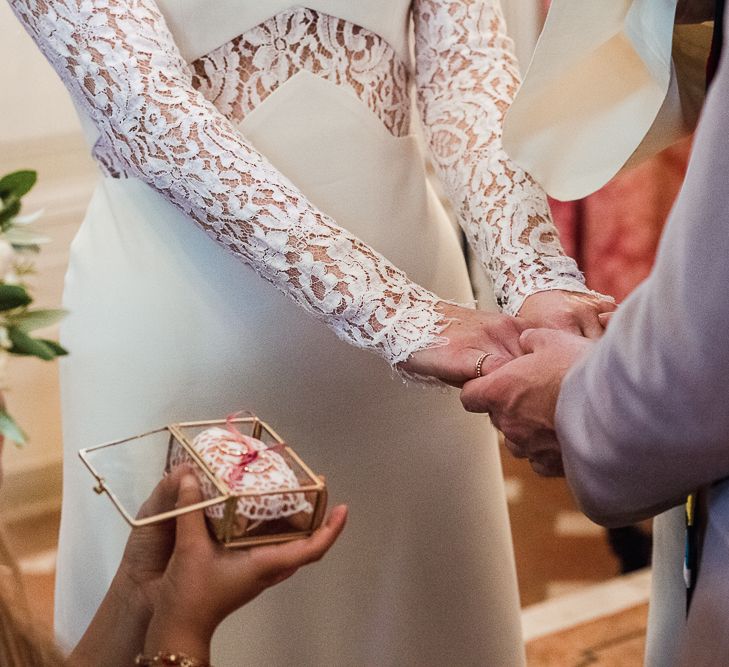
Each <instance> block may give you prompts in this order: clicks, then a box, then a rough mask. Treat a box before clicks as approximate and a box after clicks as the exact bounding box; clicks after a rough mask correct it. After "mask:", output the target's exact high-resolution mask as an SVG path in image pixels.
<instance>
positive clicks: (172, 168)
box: [10, 0, 444, 364]
mask: <svg viewBox="0 0 729 667" xmlns="http://www.w3.org/2000/svg"><path fill="white" fill-rule="evenodd" d="M10 5H11V7H12V8H13V10H14V12H15V13H16V15H17V16H18V18H19V19H20V21H21V22H22V23H23V24H24V26H25V27H26V29H27V30H28V32H29V33H30V35H31V36H32V38H33V39H34V40H35V41H36V43H37V44H38V46H39V47H40V49H41V50H42V51H43V53H44V54H45V56H46V57H47V58H48V60H49V61H50V63H51V64H52V65H53V67H54V68H55V69H56V71H57V72H58V74H59V75H60V76H61V78H62V79H63V80H64V82H65V84H66V86H67V87H68V89H69V90H70V92H71V94H72V95H73V97H74V99H75V100H76V102H77V103H78V105H79V106H80V107H81V108H82V109H84V111H85V112H86V113H87V114H88V116H89V117H90V118H91V119H92V120H93V122H94V123H95V125H96V127H97V129H98V131H99V133H100V136H99V140H98V142H97V144H96V147H95V154H96V156H97V157H98V158H99V160H100V161H101V162H106V163H108V162H109V161H112V162H113V163H114V164H116V165H121V167H122V168H123V170H124V172H125V173H126V174H128V175H131V176H134V177H137V178H139V179H141V180H142V181H144V182H145V183H147V184H148V185H150V186H151V187H153V188H155V189H156V190H157V191H158V192H160V193H161V194H162V195H163V196H164V197H166V198H167V199H169V201H171V202H172V203H173V204H174V205H176V206H177V207H178V208H179V209H180V210H182V211H183V212H184V213H185V214H187V215H188V216H189V217H191V218H192V219H193V220H195V221H196V222H197V223H198V224H199V225H200V226H201V227H202V228H204V229H205V230H206V231H207V232H208V233H209V234H210V235H211V236H212V237H213V238H214V239H215V240H216V241H217V242H219V243H220V244H221V245H222V246H224V247H225V248H227V249H228V250H229V251H231V252H232V253H234V254H235V255H236V256H238V257H240V258H241V259H242V260H243V261H245V262H247V263H248V264H249V265H250V266H252V267H253V268H254V269H255V270H256V272H257V273H258V274H259V275H260V276H261V277H263V278H264V279H265V280H267V281H269V282H270V283H272V284H273V285H275V286H276V287H277V288H278V289H280V290H281V291H282V292H284V293H285V294H287V295H288V296H289V297H291V298H292V299H293V300H294V301H295V302H296V303H298V304H299V305H300V306H301V307H302V308H304V309H305V310H306V311H308V312H309V313H311V314H313V315H314V316H316V317H317V318H319V319H320V320H322V321H324V322H325V323H326V324H327V325H328V326H329V327H330V328H331V329H332V330H333V331H335V333H336V334H337V335H338V336H339V337H340V338H342V339H344V340H346V341H348V342H349V343H351V344H353V345H355V346H358V347H362V348H368V349H372V350H375V351H377V352H379V353H380V354H381V355H382V356H384V357H385V358H386V359H387V360H388V361H389V362H390V363H391V364H395V363H398V362H400V361H403V360H405V359H407V358H408V357H409V356H410V355H411V354H412V353H413V352H415V351H417V350H419V349H422V348H425V347H428V346H429V345H431V344H434V343H436V342H437V340H438V333H439V331H440V330H441V329H442V328H443V326H444V325H443V323H442V322H441V315H440V314H439V313H438V312H437V311H436V309H435V304H436V303H437V301H438V299H437V298H436V297H435V296H434V295H433V294H431V293H430V292H428V291H427V290H425V289H423V288H421V287H420V286H418V285H416V284H414V283H412V282H410V281H409V280H408V279H407V277H406V276H405V274H404V273H403V272H402V271H400V270H399V269H397V268H396V267H394V266H393V265H392V264H390V263H389V262H388V261H387V260H386V259H385V258H384V257H382V256H381V255H379V254H378V253H377V252H375V251H374V250H373V249H371V248H370V247H368V246H367V245H365V244H364V243H363V242H361V241H360V240H358V239H357V238H355V237H354V236H352V235H351V234H349V233H347V232H346V231H344V230H343V229H341V228H340V227H338V226H337V225H336V224H335V223H334V221H333V220H331V219H330V218H328V217H327V216H326V215H325V214H324V213H322V212H320V211H318V210H317V209H316V208H314V207H313V206H312V204H311V203H310V202H309V201H308V200H307V199H306V197H305V196H304V195H303V194H302V193H301V192H300V191H299V190H297V189H296V187H294V185H292V183H290V182H289V181H288V180H287V179H286V178H285V177H283V176H282V174H281V173H279V172H278V171H277V170H276V169H274V168H273V166H272V165H271V164H270V163H269V162H267V161H266V159H265V158H264V157H262V156H261V155H260V154H259V153H257V152H256V150H255V149H254V148H253V147H252V146H251V145H250V144H249V143H248V142H246V140H245V139H244V138H243V137H241V135H240V134H239V133H238V131H237V130H236V129H235V127H234V126H233V125H232V124H231V123H230V122H229V121H228V120H226V118H225V117H224V116H223V115H221V114H220V113H219V112H218V111H217V110H216V109H215V107H214V106H213V105H212V104H210V103H209V102H208V101H207V100H206V99H205V98H204V97H203V96H202V95H201V94H200V93H199V92H197V91H196V90H195V89H194V87H193V85H192V73H191V71H190V67H189V66H188V65H187V63H186V62H185V61H184V60H183V58H182V56H181V54H180V53H179V50H178V49H177V47H176V46H175V43H174V40H173V38H172V35H171V34H170V32H169V29H168V28H167V25H166V23H165V21H164V17H163V16H162V15H161V13H160V12H159V9H158V8H157V6H156V4H155V3H154V2H153V1H152V0H10Z"/></svg>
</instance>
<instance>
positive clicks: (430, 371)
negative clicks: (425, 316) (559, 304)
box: [400, 303, 527, 387]
mask: <svg viewBox="0 0 729 667" xmlns="http://www.w3.org/2000/svg"><path fill="white" fill-rule="evenodd" d="M438 309H439V310H440V311H441V312H442V313H443V316H444V318H445V319H447V320H451V322H450V324H449V325H448V327H447V328H446V329H445V331H443V333H442V334H441V335H442V336H443V338H445V339H446V340H447V344H446V345H443V346H440V347H431V348H427V349H425V350H420V351H419V352H416V353H415V354H413V355H412V356H411V357H410V359H408V360H407V361H406V362H403V363H402V364H400V367H401V368H402V370H404V371H406V372H408V373H417V374H418V375H425V376H430V377H435V378H437V379H438V380H441V381H442V382H446V383H447V384H451V385H453V386H456V387H460V386H462V385H463V384H464V382H467V381H468V380H472V379H473V378H475V377H476V365H477V363H478V361H479V358H480V357H481V356H482V355H484V354H487V353H488V355H489V356H488V357H486V358H485V359H484V360H483V362H482V366H481V373H482V375H486V374H487V373H489V372H491V371H494V370H496V369H497V368H499V367H501V366H503V365H504V364H505V363H506V362H508V361H510V360H511V359H514V358H515V357H518V356H521V354H522V351H521V347H520V346H519V336H520V335H521V332H522V331H523V330H524V329H526V328H527V325H526V323H521V322H519V321H518V320H516V319H514V318H513V317H508V316H506V315H500V314H497V313H486V312H483V311H480V310H473V309H471V308H463V307H460V306H454V305H451V304H446V303H441V304H440V305H439V308H438Z"/></svg>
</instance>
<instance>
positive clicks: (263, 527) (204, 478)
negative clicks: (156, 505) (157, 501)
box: [79, 415, 327, 547]
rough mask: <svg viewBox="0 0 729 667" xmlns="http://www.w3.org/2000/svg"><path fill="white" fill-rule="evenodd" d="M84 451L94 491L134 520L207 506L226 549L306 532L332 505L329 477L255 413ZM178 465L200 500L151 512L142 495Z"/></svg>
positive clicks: (137, 523) (213, 530)
mask: <svg viewBox="0 0 729 667" xmlns="http://www.w3.org/2000/svg"><path fill="white" fill-rule="evenodd" d="M79 457H80V458H81V460H82V461H83V463H84V465H85V466H86V468H88V470H89V472H90V473H91V474H92V475H93V476H94V478H95V479H96V485H95V486H94V490H95V491H96V493H97V494H106V495H107V496H108V497H109V499H110V500H111V502H112V503H113V504H114V506H115V507H116V509H117V510H118V511H119V512H120V514H121V515H122V517H123V518H124V520H125V521H126V522H127V523H128V524H129V525H130V526H132V527H140V526H148V525H150V524H156V523H160V522H162V521H167V520H169V519H172V518H174V517H177V516H180V515H181V514H185V513H187V512H193V511H198V510H204V511H205V516H206V519H207V522H208V526H209V528H210V531H211V533H212V534H213V535H214V536H215V537H216V539H217V540H218V541H219V542H220V543H222V544H223V545H225V546H226V547H249V546H254V545H260V544H272V543H276V542H285V541H288V540H293V539H297V538H300V537H306V536H308V535H311V533H312V532H313V531H314V530H316V529H317V528H318V527H319V526H320V525H321V522H322V519H323V516H324V511H325V509H326V501H327V490H326V484H325V483H324V481H323V479H322V478H320V477H319V476H317V475H316V474H314V473H313V472H312V470H311V469H310V468H309V467H308V466H307V465H306V463H304V461H303V460H302V459H301V457H299V455H298V454H297V453H296V452H295V451H294V450H293V449H292V448H291V447H289V446H288V445H287V444H286V443H285V442H284V440H283V439H282V438H281V437H280V436H279V435H278V434H277V433H276V432H275V431H274V430H273V429H272V428H271V427H270V426H269V425H268V424H267V423H266V422H264V421H262V420H261V419H259V418H258V417H257V416H255V415H250V416H245V417H230V418H228V419H219V420H210V421H196V422H181V423H178V424H169V425H167V426H163V427H161V428H158V429H155V430H153V431H149V432H147V433H142V434H140V435H135V436H132V437H128V438H123V439H120V440H114V441H112V442H107V443H104V444H101V445H97V446H95V447H89V448H87V449H82V450H81V451H79ZM180 465H187V466H189V467H190V468H191V471H192V472H193V473H194V474H195V476H196V477H197V479H198V482H199V484H200V489H201V492H202V500H201V501H200V502H198V503H195V504H193V505H189V506H186V507H176V508H174V509H170V510H169V511H165V512H161V513H157V514H152V515H149V514H148V512H147V511H145V507H146V506H145V505H144V500H145V499H146V498H147V497H148V496H149V495H150V494H151V493H152V492H153V490H154V487H155V486H156V484H157V483H158V482H159V481H160V480H161V479H162V477H163V476H164V475H165V474H167V473H169V472H171V471H172V470H173V469H174V468H176V467H177V466H180ZM145 480H146V482H145Z"/></svg>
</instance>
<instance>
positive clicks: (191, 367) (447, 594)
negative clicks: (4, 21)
mask: <svg viewBox="0 0 729 667" xmlns="http://www.w3.org/2000/svg"><path fill="white" fill-rule="evenodd" d="M10 3H11V5H12V6H13V8H14V10H15V12H16V14H17V15H18V17H19V18H20V20H21V21H22V22H23V23H24V24H25V26H26V27H27V29H28V31H29V32H30V34H31V35H32V36H33V38H34V39H35V40H36V41H37V43H38V45H39V46H40V48H41V49H42V50H43V52H44V53H45V55H46V56H47V57H48V59H49V60H50V62H51V63H52V64H53V66H54V67H55V68H56V69H57V71H58V73H59V74H60V76H61V77H62V78H63V80H64V81H65V82H66V84H67V86H68V88H69V90H70V92H71V94H72V95H73V98H74V100H75V102H76V104H77V106H78V109H79V113H80V116H81V118H82V122H83V124H84V126H85V128H86V130H87V133H88V138H89V141H90V142H91V144H92V145H93V153H94V156H95V157H96V159H97V160H98V163H99V166H100V169H101V172H102V174H103V177H102V178H101V179H100V181H99V185H98V188H97V190H96V193H95V195H94V197H93V199H92V201H91V204H90V206H89V210H88V214H87V216H86V219H85V220H84V223H83V225H82V228H81V230H80V231H79V233H78V236H77V237H76V239H75V241H74V242H73V246H72V248H71V261H70V268H69V272H68V276H67V284H66V291H65V305H66V307H67V308H68V309H69V310H70V312H71V315H70V316H69V318H68V320H67V322H66V323H65V325H64V329H63V342H64V344H65V345H66V346H67V347H68V348H69V349H70V351H71V356H70V357H69V358H68V359H67V360H66V361H65V362H64V364H63V369H62V384H63V409H64V434H65V447H66V452H67V456H66V464H65V470H64V475H65V495H64V505H63V520H62V531H61V542H60V551H59V562H58V587H57V601H56V605H57V628H58V631H59V634H60V637H61V638H62V640H64V641H65V642H68V643H70V642H73V641H75V640H76V639H77V638H78V637H79V635H80V634H81V632H82V630H83V628H84V627H85V625H86V624H87V622H88V621H89V619H90V617H91V615H92V613H93V611H94V609H95V608H96V606H97V604H98V602H99V600H100V598H101V596H102V594H103V592H104V590H105V586H106V584H107V583H108V582H109V580H110V578H111V576H112V574H113V572H114V570H115V568H116V565H117V562H118V559H119V556H120V553H121V550H122V547H123V544H124V542H125V539H126V535H127V530H126V528H125V525H124V524H123V522H122V521H121V519H120V518H119V517H118V516H117V515H116V513H115V511H114V510H113V509H112V507H111V504H110V503H109V502H108V501H107V500H106V499H105V498H101V497H95V496H94V494H93V493H92V492H91V483H90V479H89V477H88V475H87V473H86V472H85V471H84V470H82V467H81V465H80V464H79V462H78V460H77V458H76V451H77V450H78V449H79V448H81V447H87V446H90V445H93V444H96V443H99V442H102V441H106V440H109V439H112V438H117V437H124V436H127V435H131V434H134V433H138V432H141V431H144V430H146V429H149V428H151V427H156V426H159V425H162V424H165V423H169V422H173V421H176V420H185V419H199V418H209V417H222V416H224V415H226V414H228V413H230V412H232V411H234V410H238V409H241V408H247V409H252V410H255V411H256V412H257V413H258V414H260V415H261V416H263V417H264V418H265V419H266V420H268V421H269V422H270V423H272V424H273V425H275V427H276V428H277V429H278V430H279V431H280V432H281V433H282V434H283V435H284V436H285V437H286V438H287V439H288V441H289V442H291V443H292V444H294V446H295V447H296V448H297V449H298V450H299V451H300V453H301V454H302V455H303V456H304V457H305V459H306V460H307V461H308V462H310V463H311V464H312V466H313V467H314V469H316V470H318V471H321V472H323V473H325V474H326V475H327V477H328V481H329V484H330V486H331V490H332V496H333V499H334V500H335V501H346V502H348V503H349V505H350V508H351V520H350V524H349V526H348V527H347V530H346V532H345V534H344V535H343V537H342V539H341V541H340V543H339V544H337V546H336V547H335V548H334V550H333V552H332V553H331V554H330V555H328V556H327V558H326V560H325V562H323V563H322V564H320V565H318V566H316V567H312V568H308V569H307V570H306V571H302V572H301V573H299V574H298V575H297V576H296V577H294V578H292V579H290V580H289V581H287V582H286V583H284V584H282V585H281V586H278V587H277V588H276V589H274V590H272V591H269V592H267V593H265V594H264V595H263V596H261V598H259V599H258V600H256V601H255V602H253V603H252V604H250V605H248V606H247V607H246V608H244V609H243V610H242V611H240V612H239V613H237V614H235V615H234V616H233V617H232V618H230V619H229V620H228V621H227V622H226V623H225V624H224V625H223V626H222V627H221V629H220V630H219V633H218V635H217V639H216V643H215V651H214V664H216V665H217V666H218V667H225V666H234V665H235V666H238V665H277V666H278V665H280V666H291V665H297V666H306V665H317V666H318V665H336V666H344V665H353V666H358V667H359V666H365V665H369V666H377V667H384V666H387V665H398V666H403V665H418V666H424V665H425V666H427V665H459V666H466V665H479V666H483V665H493V666H494V667H496V666H498V667H501V666H511V665H520V664H522V663H523V654H522V649H521V635H520V623H519V608H518V597H517V590H516V581H515V573H514V562H513V558H512V550H511V540H510V535H509V528H508V522H507V513H506V503H505V498H504V490H503V484H502V479H501V469H500V462H499V457H498V451H497V448H496V438H495V434H494V431H493V429H492V428H491V427H490V426H489V425H488V423H487V421H486V420H485V419H484V418H482V417H474V416H468V415H466V413H465V412H464V411H463V410H462V409H461V407H460V404H459V402H458V396H457V394H456V393H449V394H444V393H442V392H438V391H432V390H424V389H421V388H417V387H415V388H414V387H407V386H405V385H404V384H403V383H402V382H401V381H400V380H399V379H398V378H397V377H394V376H393V373H392V371H391V370H390V368H388V366H387V364H386V363H384V362H383V361H382V360H380V359H378V358H377V357H376V356H374V355H371V354H367V353H366V351H364V350H372V351H375V352H377V353H379V354H380V355H381V356H382V357H384V358H385V359H386V360H387V361H388V362H390V363H391V364H394V363H396V362H398V361H401V360H403V359H406V358H407V357H408V356H409V355H410V354H411V353H412V352H413V351H416V350H418V349H421V348H423V347H424V346H427V345H429V344H432V343H433V342H434V341H436V340H437V338H438V334H439V333H440V331H441V328H442V325H441V323H440V319H439V316H438V314H437V313H436V311H435V310H434V304H435V303H436V301H437V297H436V296H434V294H437V295H438V297H443V298H447V299H452V300H456V301H459V302H468V301H469V300H471V298H472V295H471V292H470V288H469V281H468V277H467V274H466V268H465V264H464V261H463V257H462V253H461V249H460V247H459V243H458V240H457V238H456V235H455V233H454V231H453V229H452V228H451V227H450V225H449V223H448V220H447V217H446V215H445V213H444V211H443V209H442V208H441V206H440V204H439V202H438V200H437V199H436V197H435V196H434V194H433V192H432V191H431V189H430V187H429V185H428V183H427V181H426V177H425V172H424V168H423V158H422V156H421V153H420V151H419V148H418V143H417V141H416V139H415V138H414V136H413V134H412V131H411V128H410V127H409V125H410V118H411V114H410V104H409V101H410V86H411V83H413V82H414V85H415V87H416V90H417V98H418V102H419V110H420V114H421V117H422V120H423V126H424V131H425V132H424V134H425V140H426V144H427V146H428V148H429V150H430V154H431V158H432V160H433V163H434V165H435V167H436V171H437V173H438V175H439V176H440V179H441V180H442V182H443V185H444V187H445V190H446V192H447V194H448V195H449V196H450V198H451V200H452V202H453V205H454V209H455V211H456V212H457V214H458V216H459V219H460V222H461V224H462V225H463V228H464V229H465V231H466V233H467V236H468V238H469V241H470V243H471V244H472V246H473V247H474V249H475V250H476V252H477V254H478V256H479V257H480V259H481V260H482V261H483V263H484V265H485V266H486V267H487V269H488V272H489V274H490V275H491V277H492V279H493V284H494V292H495V294H496V296H497V299H498V301H499V303H500V305H501V306H502V307H503V308H504V309H505V310H506V311H507V312H510V313H513V312H515V311H516V310H517V309H518V307H519V305H520V303H521V301H522V300H523V298H524V296H525V295H527V294H529V293H532V292H535V291H538V290H542V289H552V288H566V289H572V290H583V289H584V288H583V287H582V284H581V280H580V276H579V273H578V272H577V269H576V267H575V265H574V263H573V262H572V261H571V260H569V259H568V258H566V257H564V255H563V254H562V252H561V249H560V247H559V243H558V241H557V239H556V237H555V233H554V229H553V227H552V225H551V222H550V219H549V213H548V209H547V205H546V201H545V198H544V196H543V194H542V193H541V191H540V190H539V189H538V188H537V187H535V185H534V183H533V182H532V181H531V179H530V178H529V177H528V176H527V175H526V174H524V173H523V172H522V171H521V170H519V168H518V167H516V166H515V165H513V164H511V163H510V162H509V161H508V159H507V157H506V156H505V154H504V153H503V151H502V149H501V145H500V123H501V118H502V114H503V113H504V111H505V109H506V107H507V106H508V104H509V102H510V100H511V99H512V95H513V93H514V90H515V87H516V85H517V83H518V81H517V70H516V65H515V62H514V60H513V57H512V55H511V45H510V43H509V40H508V39H507V38H506V36H505V33H504V25H503V20H502V17H501V13H500V10H499V7H498V2H496V0H458V1H456V0H414V2H412V3H411V2H410V0H358V1H357V2H352V1H351V0H350V1H348V0H311V1H310V2H307V5H306V7H305V8H304V7H300V6H291V3H290V2H288V1H286V0H270V1H266V2H263V1H260V0H158V1H157V2H154V1H153V0H10ZM411 20H412V22H413V25H414V36H415V44H414V47H415V60H414V61H413V62H411V57H410V44H409V39H410V38H409V29H410V23H411ZM264 156H265V157H264ZM345 230H346V231H345ZM380 253H382V254H380ZM385 257H387V259H385ZM396 267H397V268H396ZM309 315H313V316H314V317H310V316H309ZM327 327H328V328H327ZM334 334H336V335H337V336H339V338H340V339H342V340H337V338H336V337H335V335H334ZM358 348H360V349H358ZM127 464H128V465H127V467H126V468H125V473H126V474H128V476H129V477H130V478H132V479H141V478H142V477H143V476H144V475H145V474H147V475H149V474H151V473H149V472H147V470H146V469H145V466H144V462H143V461H134V460H129V461H128V462H127ZM127 471H128V472H127Z"/></svg>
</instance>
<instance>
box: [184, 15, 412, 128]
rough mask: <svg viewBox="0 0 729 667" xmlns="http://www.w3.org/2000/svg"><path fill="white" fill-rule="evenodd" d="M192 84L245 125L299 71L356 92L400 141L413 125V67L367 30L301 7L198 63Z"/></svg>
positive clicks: (195, 64) (222, 47)
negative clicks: (411, 118)
mask: <svg viewBox="0 0 729 667" xmlns="http://www.w3.org/2000/svg"><path fill="white" fill-rule="evenodd" d="M192 66H193V71H194V75H193V79H192V82H193V85H194V86H195V88H197V89H198V90H199V91H200V92H201V93H202V94H203V95H204V96H205V98H206V99H208V100H210V101H211V102H212V103H213V104H214V105H215V107H216V108H217V109H218V111H220V113H222V114H223V115H224V116H225V117H226V118H228V119H230V120H233V121H236V122H240V121H241V120H242V119H243V118H244V117H245V116H246V114H248V113H249V112H251V111H253V110H254V109H255V108H256V107H257V106H258V105H259V104H260V103H261V102H262V101H263V100H265V99H266V98H267V97H268V96H269V95H270V94H271V93H273V92H274V91H275V90H276V89H277V88H278V87H279V86H281V85H282V84H284V83H285V82H286V81H288V80H289V79H290V78H291V77H292V76H294V75H295V74H296V73H297V72H300V71H308V72H311V73H312V74H316V75H318V76H321V77H322V78H324V79H326V80H328V81H331V82H332V83H335V84H337V85H339V86H343V87H346V88H348V89H349V90H351V91H352V92H353V93H354V94H355V95H356V96H357V97H359V98H360V100H361V101H362V102H364V104H366V105H367V107H369V109H370V111H372V112H373V113H374V114H375V115H376V116H378V117H379V118H380V120H381V121H382V124H383V125H384V126H385V127H386V128H387V129H388V130H389V131H390V132H391V133H392V134H393V135H395V136H396V137H400V136H403V135H405V134H407V132H408V130H409V124H410V97H409V95H408V89H409V78H408V70H407V67H406V66H405V64H404V63H403V62H401V61H400V59H399V58H398V57H397V55H396V54H395V52H394V50H393V49H392V47H391V46H390V45H389V44H387V43H386V42H385V41H384V40H382V39H381V38H380V37H378V36H377V35H374V34H373V33H371V32H370V31H368V30H366V29H365V28H360V27H358V26H355V25H352V24H351V23H348V22H347V21H343V20H342V19H337V18H334V17H332V16H327V15H326V14H320V13H317V12H314V11H312V10H310V9H305V8H303V7H297V8H295V9H289V10H287V11H285V12H282V13H281V14H278V15H276V16H274V17H273V18H271V19H269V20H268V21H266V22H265V23H262V24H261V25H259V26H257V27H255V28H253V29H252V30H249V31H248V32H246V33H244V34H243V35H241V36H240V37H237V38H236V39H234V40H233V41H231V42H229V43H227V44H224V45H223V46H221V47H220V48H218V49H215V51H212V52H211V53H209V54H208V55H206V56H204V57H202V58H200V59H198V60H196V61H195V62H194V63H193V65H192Z"/></svg>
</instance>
